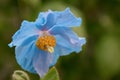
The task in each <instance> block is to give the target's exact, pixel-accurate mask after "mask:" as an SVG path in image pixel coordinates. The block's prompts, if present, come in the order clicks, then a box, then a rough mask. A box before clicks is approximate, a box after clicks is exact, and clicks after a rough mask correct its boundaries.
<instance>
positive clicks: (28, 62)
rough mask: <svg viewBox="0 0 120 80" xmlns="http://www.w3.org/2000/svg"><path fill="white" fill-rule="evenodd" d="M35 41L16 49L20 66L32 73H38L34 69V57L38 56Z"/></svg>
mask: <svg viewBox="0 0 120 80" xmlns="http://www.w3.org/2000/svg"><path fill="white" fill-rule="evenodd" d="M34 43H35V41H32V42H29V43H27V44H26V45H19V46H16V47H15V53H16V60H17V62H18V64H19V65H20V66H21V67H22V68H23V69H24V70H27V71H29V72H31V73H36V71H35V69H34V67H33V63H32V62H33V57H34V56H35V55H37V53H35V52H36V46H35V44H34Z"/></svg>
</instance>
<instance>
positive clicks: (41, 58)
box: [33, 50, 53, 77]
mask: <svg viewBox="0 0 120 80" xmlns="http://www.w3.org/2000/svg"><path fill="white" fill-rule="evenodd" d="M37 54H38V55H36V56H34V59H33V66H34V68H35V70H36V71H37V73H38V74H39V76H40V77H43V76H44V75H45V74H46V73H47V72H48V70H49V67H50V64H51V63H52V59H53V54H50V53H47V52H45V51H42V50H41V51H40V52H39V53H37Z"/></svg>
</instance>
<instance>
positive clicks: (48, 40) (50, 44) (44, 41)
mask: <svg viewBox="0 0 120 80" xmlns="http://www.w3.org/2000/svg"><path fill="white" fill-rule="evenodd" d="M55 45H56V39H55V37H54V36H52V35H43V36H40V37H39V38H38V40H37V41H36V46H37V47H38V48H39V49H41V50H44V51H48V52H50V53H53V51H54V50H52V49H54V47H55Z"/></svg>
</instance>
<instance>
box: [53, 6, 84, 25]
mask: <svg viewBox="0 0 120 80" xmlns="http://www.w3.org/2000/svg"><path fill="white" fill-rule="evenodd" d="M55 14H56V25H61V26H66V27H74V26H80V25H81V22H82V20H81V18H76V17H75V16H74V15H73V13H72V12H71V11H70V9H69V8H66V10H64V11H63V12H55Z"/></svg>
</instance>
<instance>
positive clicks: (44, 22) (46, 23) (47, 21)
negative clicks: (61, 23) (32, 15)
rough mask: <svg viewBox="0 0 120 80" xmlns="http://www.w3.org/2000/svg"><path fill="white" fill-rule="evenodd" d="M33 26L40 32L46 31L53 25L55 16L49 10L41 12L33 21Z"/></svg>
mask: <svg viewBox="0 0 120 80" xmlns="http://www.w3.org/2000/svg"><path fill="white" fill-rule="evenodd" d="M35 24H36V25H37V26H38V27H40V26H41V27H40V29H41V30H48V29H49V28H51V27H52V26H53V25H54V24H55V16H54V14H53V12H52V11H51V10H49V11H48V12H41V13H40V14H39V16H38V18H37V19H36V21H35Z"/></svg>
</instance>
